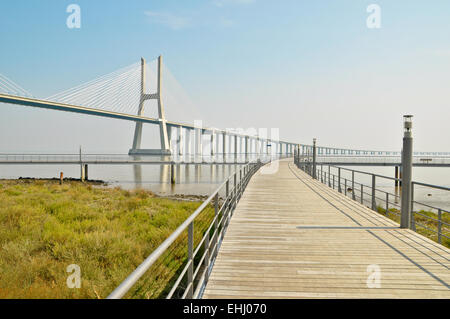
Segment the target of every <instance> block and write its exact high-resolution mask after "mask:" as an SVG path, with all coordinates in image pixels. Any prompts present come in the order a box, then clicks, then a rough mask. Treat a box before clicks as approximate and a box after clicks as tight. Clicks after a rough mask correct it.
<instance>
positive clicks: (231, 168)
mask: <svg viewBox="0 0 450 319" xmlns="http://www.w3.org/2000/svg"><path fill="white" fill-rule="evenodd" d="M240 167H241V165H230V164H227V165H222V164H218V165H211V164H209V165H201V164H191V165H183V164H181V165H175V184H172V183H171V170H170V165H145V164H143V165H134V164H123V165H122V164H114V165H104V164H95V165H92V164H91V165H89V172H88V175H89V179H91V180H103V181H105V182H107V183H108V184H109V185H110V186H112V187H114V186H120V187H122V188H125V189H135V188H144V189H148V190H150V191H153V192H155V193H156V194H159V195H163V196H167V195H175V194H185V195H209V194H210V193H212V192H213V191H214V190H215V189H216V188H217V187H218V185H219V184H220V183H222V182H223V181H224V180H225V179H226V178H227V177H228V176H230V175H231V174H232V173H233V172H235V171H236V170H238V169H239V168H240ZM346 168H349V169H353V170H359V171H365V172H370V173H375V174H379V175H383V176H389V177H394V167H367V166H365V167H355V166H352V167H346ZM324 169H325V171H327V168H324ZM60 172H63V173H64V177H73V178H80V166H79V165H67V164H65V165H57V164H52V165H41V164H33V165H16V164H14V165H10V164H8V165H0V178H1V179H15V178H19V177H33V178H58V177H59V174H60ZM332 173H334V174H337V172H336V171H334V172H332ZM341 176H342V178H347V179H348V180H349V181H348V183H349V186H350V183H351V173H350V172H346V171H342V173H341ZM413 180H414V181H418V182H422V183H428V184H435V185H440V186H446V187H450V168H433V167H414V169H413ZM355 181H356V182H358V183H363V184H364V185H367V186H370V185H371V182H372V181H371V176H368V175H364V174H360V173H357V174H356V175H355ZM376 186H377V188H379V189H380V190H382V191H385V192H389V193H391V194H395V188H394V181H392V180H388V179H383V178H378V177H377V180H376ZM358 190H359V188H358V187H355V194H358ZM382 191H381V192H378V193H377V197H379V198H380V202H381V198H385V194H383V192H382ZM367 192H370V190H369V188H368V187H367ZM414 196H415V199H416V200H417V201H418V202H420V203H424V204H426V205H430V206H433V207H437V208H442V209H445V210H450V192H449V191H443V190H438V189H433V188H428V187H419V186H416V187H415V193H414ZM366 197H367V196H366ZM391 198H392V197H391ZM367 199H368V198H367Z"/></svg>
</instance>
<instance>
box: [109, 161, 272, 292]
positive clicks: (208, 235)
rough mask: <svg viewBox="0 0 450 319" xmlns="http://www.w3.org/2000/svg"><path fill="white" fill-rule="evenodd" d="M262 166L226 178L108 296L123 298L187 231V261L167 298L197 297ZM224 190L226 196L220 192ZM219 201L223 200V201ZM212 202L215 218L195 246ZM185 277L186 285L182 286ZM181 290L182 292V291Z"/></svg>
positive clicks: (239, 171) (248, 166)
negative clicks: (200, 221)
mask: <svg viewBox="0 0 450 319" xmlns="http://www.w3.org/2000/svg"><path fill="white" fill-rule="evenodd" d="M262 165H263V163H262V162H261V161H258V162H256V163H248V164H247V165H245V166H243V167H241V168H240V169H238V170H237V171H236V172H234V173H233V174H232V175H231V176H229V177H228V178H227V180H225V181H224V182H223V183H222V184H221V185H220V186H219V187H218V188H217V189H216V190H215V191H214V192H213V193H212V194H211V195H210V196H209V197H208V199H207V200H205V201H204V202H203V203H202V204H201V205H200V207H198V208H197V209H196V211H195V212H194V213H193V214H192V215H190V216H189V217H188V218H187V219H186V220H185V221H184V222H183V223H182V224H181V225H180V226H179V227H178V228H177V229H176V230H175V231H174V232H173V233H172V234H171V235H170V236H169V237H168V238H167V239H166V240H165V241H164V242H163V243H162V244H161V245H159V247H158V248H156V249H155V250H154V251H153V252H152V253H151V254H150V256H148V257H147V258H146V259H145V260H144V261H143V262H142V263H141V264H140V265H139V266H138V267H137V268H136V269H135V270H134V271H133V272H132V273H131V274H130V275H129V276H128V277H127V278H126V279H125V280H124V281H123V282H122V283H121V284H120V285H119V286H118V287H117V288H116V289H115V290H114V291H113V292H112V293H111V294H110V295H109V296H108V299H118V298H122V297H123V296H124V295H125V294H126V293H127V292H128V291H129V290H130V289H131V288H132V287H133V286H134V285H135V284H136V282H137V281H138V280H139V279H140V278H141V277H142V276H143V275H144V274H145V273H146V272H147V271H148V270H149V268H150V267H151V266H152V265H153V264H154V263H155V262H156V261H157V260H158V259H159V258H160V257H161V256H162V255H163V254H164V253H165V252H166V251H168V248H169V247H171V245H172V244H173V243H174V242H175V241H176V240H177V239H178V238H179V237H180V235H181V234H182V233H183V232H185V231H186V229H187V231H188V240H187V247H186V250H187V260H186V264H185V266H184V267H183V269H182V270H181V272H180V274H179V275H178V277H177V279H176V280H175V281H174V283H173V285H172V287H171V289H170V291H169V293H168V294H167V296H166V298H167V299H170V298H174V297H177V296H180V298H182V299H184V298H190V299H192V298H198V297H200V296H201V294H202V290H203V289H204V287H205V286H206V283H207V282H208V278H209V275H210V273H211V270H212V265H213V263H214V260H215V258H216V256H217V253H218V251H219V247H220V245H221V242H222V239H223V236H224V234H225V231H226V229H227V226H228V224H229V222H230V219H231V216H232V214H233V211H234V209H235V208H236V205H237V203H238V201H239V199H240V198H241V196H242V194H243V192H244V190H245V188H246V186H247V184H248V182H249V181H250V178H251V177H252V176H253V174H255V172H256V171H257V170H258V169H259V168H260V167H261V166H262ZM221 192H224V193H225V197H224V198H220V196H219V194H220V193H221ZM220 201H221V202H222V203H220ZM210 205H213V207H214V218H213V219H212V221H211V223H210V224H209V227H208V228H207V229H206V231H205V232H204V234H203V236H202V238H201V239H200V241H199V243H198V244H197V245H196V246H195V247H194V223H195V221H196V218H197V217H198V216H199V215H200V214H201V213H202V212H203V211H205V209H207V208H208V207H210ZM183 280H185V282H186V287H181V285H180V284H181V282H182V281H183ZM180 290H181V291H180Z"/></svg>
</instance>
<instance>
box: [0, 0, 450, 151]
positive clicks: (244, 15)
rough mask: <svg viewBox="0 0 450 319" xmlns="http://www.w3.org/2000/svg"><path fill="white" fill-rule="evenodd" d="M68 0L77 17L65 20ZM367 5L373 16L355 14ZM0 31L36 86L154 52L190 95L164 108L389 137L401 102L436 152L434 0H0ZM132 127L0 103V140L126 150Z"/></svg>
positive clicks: (45, 88)
mask: <svg viewBox="0 0 450 319" xmlns="http://www.w3.org/2000/svg"><path fill="white" fill-rule="evenodd" d="M70 4H78V5H79V6H80V8H81V28H79V29H69V28H68V27H67V25H66V20H67V18H68V16H69V13H67V12H66V8H67V6H68V5H70ZM371 4H377V5H378V6H379V8H380V9H381V13H380V18H381V20H380V21H381V25H380V28H368V26H367V19H368V17H369V16H370V14H371V13H368V12H367V7H368V6H369V5H371ZM0 39H1V42H0V43H1V44H0V74H2V75H4V76H7V77H8V78H9V79H11V80H13V81H15V82H16V83H18V84H20V86H22V87H23V88H25V89H26V90H28V91H30V92H32V93H33V94H34V95H36V96H40V97H45V96H49V95H52V94H54V93H57V92H60V91H63V90H65V89H68V88H71V87H74V86H76V85H78V84H80V83H84V82H86V81H88V80H91V79H94V78H96V77H98V76H101V75H103V74H107V73H110V72H112V71H114V70H117V69H119V68H121V67H125V66H127V65H130V64H133V63H135V62H138V61H139V59H140V57H145V58H147V59H148V60H152V59H154V58H156V57H157V56H158V55H160V54H162V55H163V57H164V63H165V65H166V66H167V67H168V68H169V69H170V73H171V74H172V75H173V77H174V78H175V79H176V81H177V84H179V86H180V87H182V88H183V90H184V91H185V92H186V94H187V95H189V98H190V101H191V102H192V103H190V104H186V105H189V107H183V105H166V117H167V119H169V120H176V121H182V122H186V123H190V124H193V123H192V121H193V120H195V119H200V120H202V121H203V123H204V125H206V126H214V127H219V128H244V129H248V128H251V127H254V128H269V129H270V128H278V129H279V130H280V138H281V139H282V140H287V141H292V142H294V143H311V141H312V139H313V138H314V137H316V138H317V139H318V144H319V145H323V146H334V147H342V148H363V149H375V150H399V149H400V148H401V143H402V134H403V133H402V131H403V129H402V116H403V115H404V114H413V115H414V130H413V135H414V138H415V140H414V148H415V150H421V151H435V150H438V151H450V147H449V146H450V143H449V140H450V130H449V129H448V128H449V125H448V122H449V121H450V90H449V81H448V79H449V75H450V1H448V0H434V1H432V2H431V1H420V0H396V1H392V0H390V1H381V0H379V1H375V0H371V1H365V0H340V1H335V0H321V1H300V0H292V1H289V0H280V1H273V0H272V1H269V0H205V1H200V0H191V1H171V0H166V1H149V0H145V1H140V0H134V1H103V0H96V1H92V0H90V1H87V0H78V1H76V0H71V1H62V0H58V1H56V0H39V1H29V0H15V1H12V0H4V1H1V2H0ZM133 130H134V125H133V123H132V122H123V121H119V120H111V119H103V118H93V117H90V116H86V115H76V114H71V113H64V112H56V111H51V110H41V109H33V108H29V107H23V106H13V105H5V104H0V153H7V152H19V153H22V152H70V151H77V150H78V148H79V146H80V145H82V146H83V149H85V150H86V151H88V152H91V153H92V152H118V153H126V152H127V151H128V149H129V147H130V146H131V143H132V137H133ZM156 133H157V130H154V129H152V128H146V129H145V130H144V134H146V135H145V136H144V144H145V143H147V144H148V146H152V145H151V144H153V143H154V136H155V134H156ZM146 136H147V137H146ZM146 139H147V141H146ZM144 146H145V145H144Z"/></svg>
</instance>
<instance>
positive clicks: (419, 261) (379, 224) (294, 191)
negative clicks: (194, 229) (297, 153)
mask: <svg viewBox="0 0 450 319" xmlns="http://www.w3.org/2000/svg"><path fill="white" fill-rule="evenodd" d="M279 163H280V168H279V170H278V172H277V173H276V174H272V175H265V174H264V175H263V174H261V173H260V172H258V173H257V174H255V176H254V177H253V178H252V180H251V181H250V183H249V185H248V187H247V189H246V191H245V193H244V195H243V197H242V199H241V201H240V202H239V204H238V206H237V208H236V211H235V213H234V215H233V217H232V219H231V222H230V225H229V228H228V230H227V233H226V235H225V238H224V240H223V243H222V246H221V248H220V251H219V254H218V256H217V259H216V261H215V264H214V267H213V270H212V273H211V276H210V279H209V282H208V284H207V287H206V290H205V292H204V295H203V298H450V288H449V283H450V271H449V266H450V262H449V260H450V250H449V249H447V248H445V247H444V246H441V245H439V244H437V243H435V242H433V241H431V240H429V239H427V238H425V237H423V236H421V235H419V234H417V233H415V232H413V231H411V230H404V229H399V228H398V224H396V223H395V222H393V221H391V220H389V219H387V218H385V217H384V216H381V215H379V214H377V213H375V212H373V211H371V210H370V209H368V208H366V207H364V206H362V205H360V204H359V203H357V202H355V201H352V200H351V199H350V198H347V197H345V196H344V195H343V194H340V193H338V192H337V191H334V190H332V189H330V188H328V187H327V186H325V185H323V184H321V183H319V182H318V181H315V180H313V179H312V178H310V177H309V176H308V175H306V174H305V173H303V172H302V171H300V170H298V169H297V168H296V167H295V166H294V164H293V163H292V162H291V161H288V160H282V161H280V162H279ZM369 265H378V266H379V269H380V274H381V277H380V288H368V285H367V280H368V278H369V275H370V272H367V270H368V268H367V267H368V266H369ZM371 267H374V268H369V269H376V267H377V266H371ZM371 282H372V283H376V282H373V281H371Z"/></svg>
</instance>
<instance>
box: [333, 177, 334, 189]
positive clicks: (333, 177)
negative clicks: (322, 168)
mask: <svg viewBox="0 0 450 319" xmlns="http://www.w3.org/2000/svg"><path fill="white" fill-rule="evenodd" d="M333 189H334V175H333Z"/></svg>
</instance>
